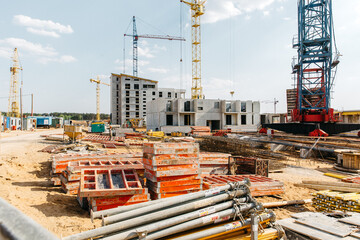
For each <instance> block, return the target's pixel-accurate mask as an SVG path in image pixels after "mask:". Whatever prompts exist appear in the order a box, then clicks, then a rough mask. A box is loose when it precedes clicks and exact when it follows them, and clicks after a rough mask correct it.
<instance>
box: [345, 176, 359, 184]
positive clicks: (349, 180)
mask: <svg viewBox="0 0 360 240" xmlns="http://www.w3.org/2000/svg"><path fill="white" fill-rule="evenodd" d="M341 181H342V182H348V183H360V177H359V176H355V177H347V178H343V179H341Z"/></svg>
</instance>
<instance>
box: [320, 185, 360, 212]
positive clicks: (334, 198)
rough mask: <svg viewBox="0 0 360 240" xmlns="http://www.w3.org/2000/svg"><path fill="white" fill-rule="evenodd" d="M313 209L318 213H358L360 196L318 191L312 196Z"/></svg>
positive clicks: (359, 210)
mask: <svg viewBox="0 0 360 240" xmlns="http://www.w3.org/2000/svg"><path fill="white" fill-rule="evenodd" d="M313 196H314V198H313V207H314V208H315V209H316V210H318V211H325V212H330V211H332V210H341V211H351V212H360V194H358V193H342V192H333V191H328V190H326V191H319V192H316V193H314V194H313Z"/></svg>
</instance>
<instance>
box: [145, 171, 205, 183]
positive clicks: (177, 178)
mask: <svg viewBox="0 0 360 240" xmlns="http://www.w3.org/2000/svg"><path fill="white" fill-rule="evenodd" d="M144 176H145V178H146V179H148V180H150V181H152V182H169V181H180V180H194V179H200V176H199V174H190V175H180V176H167V177H156V176H154V175H152V174H151V173H150V172H149V171H145V174H144Z"/></svg>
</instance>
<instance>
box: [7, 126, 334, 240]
mask: <svg viewBox="0 0 360 240" xmlns="http://www.w3.org/2000/svg"><path fill="white" fill-rule="evenodd" d="M61 132H62V130H60V129H58V130H42V131H36V132H18V131H16V132H10V133H0V134H1V135H0V197H2V198H3V199H5V200H6V201H8V202H9V203H10V204H12V205H14V206H15V207H16V208H18V209H19V210H20V211H22V212H23V213H25V214H26V215H28V216H29V217H31V218H32V219H34V220H35V221H36V222H38V223H39V224H41V225H42V226H44V227H45V228H46V229H48V230H49V231H51V232H53V233H54V234H56V235H57V236H58V237H62V236H68V235H71V234H75V233H78V232H80V231H85V230H89V229H93V228H94V227H95V226H100V221H96V222H95V223H91V221H90V218H89V213H88V212H87V211H85V210H83V209H81V208H80V207H79V205H78V203H77V201H76V197H75V196H70V195H66V194H64V193H63V192H62V191H61V189H60V188H59V187H54V186H53V185H52V183H51V182H50V180H49V173H50V170H51V163H50V162H49V158H50V156H51V155H50V154H48V153H43V152H38V151H39V150H41V149H43V148H44V147H46V146H48V145H49V144H56V143H53V142H49V141H45V140H44V139H43V138H42V137H40V135H43V134H59V133H61ZM114 151H117V152H138V151H141V148H139V147H135V148H133V147H132V148H125V147H124V148H121V149H117V150H109V152H114ZM286 163H287V164H288V165H289V166H288V167H287V168H286V169H284V170H283V172H282V173H272V174H270V177H272V178H274V179H276V180H280V181H283V182H284V184H285V188H286V193H285V195H283V196H281V198H275V197H260V198H258V200H259V201H260V202H273V201H282V200H298V199H309V198H311V193H312V192H314V191H313V190H309V189H306V188H299V187H295V186H294V184H295V183H300V182H301V181H302V180H326V181H337V180H336V179H333V178H330V177H326V176H324V175H323V173H321V172H319V171H316V169H317V168H329V167H331V165H330V164H329V163H326V162H320V161H308V160H301V161H287V162H286ZM313 210H314V209H313V208H312V207H311V205H310V204H308V205H306V206H291V207H286V208H279V209H275V213H276V214H277V219H282V218H287V217H289V216H290V215H291V214H292V213H295V212H302V211H313Z"/></svg>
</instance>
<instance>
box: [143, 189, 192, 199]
mask: <svg viewBox="0 0 360 240" xmlns="http://www.w3.org/2000/svg"><path fill="white" fill-rule="evenodd" d="M198 191H199V190H188V191H182V192H173V193H155V192H153V191H151V190H150V191H149V193H150V196H151V199H153V200H156V199H162V198H169V197H175V196H180V195H184V194H189V193H193V192H198Z"/></svg>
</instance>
